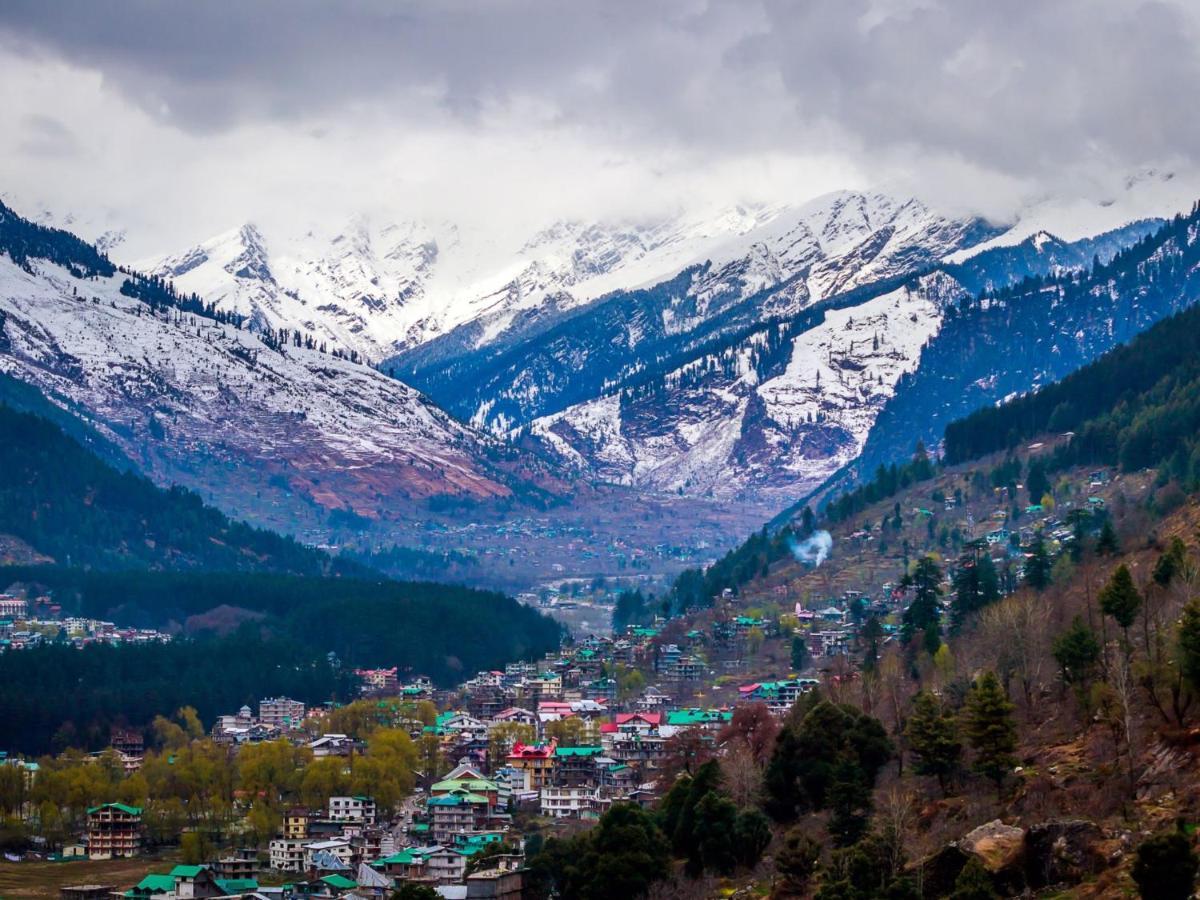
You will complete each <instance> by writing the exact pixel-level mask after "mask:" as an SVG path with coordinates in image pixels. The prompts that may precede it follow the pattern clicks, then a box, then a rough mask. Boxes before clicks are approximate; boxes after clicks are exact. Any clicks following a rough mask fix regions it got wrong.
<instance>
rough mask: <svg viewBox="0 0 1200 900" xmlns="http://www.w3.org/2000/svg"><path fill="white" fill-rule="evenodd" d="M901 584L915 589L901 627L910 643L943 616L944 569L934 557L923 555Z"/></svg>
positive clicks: (906, 640) (905, 638)
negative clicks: (941, 601)
mask: <svg viewBox="0 0 1200 900" xmlns="http://www.w3.org/2000/svg"><path fill="white" fill-rule="evenodd" d="M900 584H901V585H902V586H903V587H906V588H909V587H911V588H912V589H913V591H914V594H913V601H912V603H911V604H910V605H909V607H908V609H906V610H905V611H904V617H903V626H902V629H901V633H902V635H903V637H904V641H905V643H908V642H910V641H912V639H913V638H914V637H915V636H916V635H917V634H918V633H921V632H924V631H925V630H926V628H928V627H929V626H930V625H934V626H935V627H936V625H937V623H938V620H939V619H940V617H941V613H942V609H941V605H940V602H939V601H940V600H941V597H942V570H941V568H940V567H939V566H938V564H937V563H936V562H935V561H934V559H933V557H931V556H923V557H921V559H919V560H917V565H916V567H915V568H914V569H913V571H912V572H910V573H908V574H906V575H905V576H904V578H903V579H902V580H901V582H900ZM935 649H936V648H935Z"/></svg>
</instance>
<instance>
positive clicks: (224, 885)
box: [217, 878, 258, 892]
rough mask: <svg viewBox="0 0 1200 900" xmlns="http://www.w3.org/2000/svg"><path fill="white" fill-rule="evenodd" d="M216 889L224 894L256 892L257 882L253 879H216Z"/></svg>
mask: <svg viewBox="0 0 1200 900" xmlns="http://www.w3.org/2000/svg"><path fill="white" fill-rule="evenodd" d="M217 887H219V888H220V889H221V890H223V891H226V892H233V891H256V890H258V880H257V879H254V878H218V879H217Z"/></svg>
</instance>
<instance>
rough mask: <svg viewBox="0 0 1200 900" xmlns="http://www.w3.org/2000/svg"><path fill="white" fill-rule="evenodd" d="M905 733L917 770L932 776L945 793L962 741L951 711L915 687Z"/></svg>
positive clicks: (933, 697)
mask: <svg viewBox="0 0 1200 900" xmlns="http://www.w3.org/2000/svg"><path fill="white" fill-rule="evenodd" d="M905 734H906V736H907V737H908V744H909V746H910V747H911V748H912V751H913V752H914V753H915V754H916V755H917V762H916V766H915V768H916V771H917V774H919V775H933V776H936V778H937V780H938V786H939V787H940V788H941V789H942V793H943V794H945V793H946V784H947V781H948V780H949V779H950V778H951V777H952V776H953V775H954V773H955V772H956V771H958V766H959V760H960V759H961V758H962V741H961V740H960V739H959V736H958V722H957V721H955V718H954V715H953V714H952V713H951V712H950V711H949V710H947V709H944V708H943V706H942V704H941V703H940V702H939V701H938V699H937V697H935V696H934V695H933V694H932V693H930V692H929V691H918V692H917V695H916V696H915V697H914V698H913V711H912V715H911V716H910V717H909V719H908V726H907V728H906V729H905Z"/></svg>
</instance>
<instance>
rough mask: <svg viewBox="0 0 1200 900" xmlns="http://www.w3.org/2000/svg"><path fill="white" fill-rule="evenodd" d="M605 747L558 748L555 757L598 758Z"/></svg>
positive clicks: (555, 750)
mask: <svg viewBox="0 0 1200 900" xmlns="http://www.w3.org/2000/svg"><path fill="white" fill-rule="evenodd" d="M603 752H604V748H603V747H556V748H555V749H554V755H555V756H596V755H597V754H599V753H603Z"/></svg>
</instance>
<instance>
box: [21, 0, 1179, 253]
mask: <svg viewBox="0 0 1200 900" xmlns="http://www.w3.org/2000/svg"><path fill="white" fill-rule="evenodd" d="M1197 7H1200V4H1196V3H1188V2H1182V0H1181V2H1174V0H1158V2H1139V0H1002V2H1000V0H792V2H785V0H741V2H715V0H709V2H704V0H678V2H672V0H661V2H659V0H597V2H591V0H570V2H562V0H546V2H533V0H496V2H488V0H463V2H460V0H430V2H420V0H413V2H399V0H396V2H383V0H361V2H339V3H326V2H316V0H256V2H245V3H236V4H234V3H208V2H192V3H182V2H179V3H168V2H160V0H121V2H117V0H88V2H84V0H81V2H75V3H69V2H55V0H49V2H47V0H5V2H4V3H3V4H0V194H4V195H7V196H9V197H11V198H13V199H14V200H16V201H19V202H25V203H35V202H36V203H41V204H45V205H46V206H48V207H49V208H51V209H54V210H56V211H59V212H61V211H63V210H70V211H72V212H75V213H76V214H77V215H79V216H80V217H82V218H90V219H92V220H99V219H103V218H105V217H110V218H111V219H112V220H113V224H122V225H125V226H127V227H128V228H129V229H130V231H131V234H132V237H133V242H132V243H133V247H134V248H135V249H136V250H137V251H140V252H146V253H149V252H159V251H166V250H174V249H177V248H178V247H180V246H182V245H184V244H187V243H189V242H191V241H193V240H196V239H198V238H201V237H205V236H207V235H209V234H211V233H213V232H216V231H219V230H223V229H225V228H227V227H231V226H233V225H236V224H238V223H239V222H241V221H245V220H248V219H254V220H257V221H261V222H267V223H270V222H271V221H273V220H278V221H281V222H284V221H293V220H295V221H298V220H311V219H313V218H315V217H325V216H334V217H340V216H344V215H349V214H351V213H355V212H362V211H367V212H382V213H383V214H385V215H390V216H418V217H430V216H436V217H443V218H447V219H451V220H455V221H464V222H466V221H471V222H479V223H483V224H485V225H487V226H488V227H492V228H499V229H503V228H518V229H519V228H523V227H525V226H526V225H527V224H529V223H534V222H540V221H543V220H545V219H549V218H554V217H558V216H573V217H579V218H585V219H588V218H595V217H601V216H612V215H654V214H658V213H661V212H662V211H665V210H672V209H677V208H680V207H688V206H693V205H706V204H724V203H733V202H740V201H790V200H799V199H805V198H807V197H809V196H813V195H815V194H817V193H821V192H824V191H827V190H831V189H834V188H839V187H862V186H868V185H874V184H887V185H895V186H904V187H906V188H911V189H912V190H915V191H918V192H920V193H921V194H922V195H923V196H926V197H928V198H929V199H930V200H931V201H933V202H935V203H938V204H941V205H958V206H961V207H964V208H969V209H971V210H973V211H979V212H984V213H986V214H990V215H993V216H997V217H1003V216H1005V215H1011V214H1012V211H1013V210H1014V209H1016V208H1017V207H1018V205H1019V204H1021V203H1025V202H1028V201H1029V200H1030V199H1031V198H1037V197H1039V196H1043V195H1046V194H1062V195H1070V196H1076V195H1078V196H1084V195H1087V196H1091V197H1094V198H1103V197H1104V196H1105V195H1106V194H1107V193H1111V192H1113V191H1117V190H1119V189H1120V185H1121V184H1122V182H1123V181H1124V180H1125V179H1126V178H1128V177H1130V176H1131V175H1133V174H1136V173H1138V172H1142V171H1145V170H1147V169H1157V170H1159V171H1175V172H1180V173H1187V172H1190V171H1191V170H1193V169H1194V168H1196V165H1195V164H1196V160H1197V157H1198V156H1200V117H1197V116H1195V115H1194V102H1193V101H1192V97H1193V96H1194V90H1195V85H1197V84H1198V83H1200V13H1197V12H1196V9H1197Z"/></svg>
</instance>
